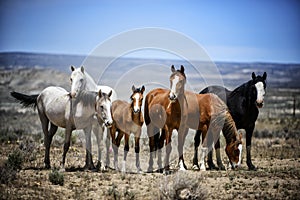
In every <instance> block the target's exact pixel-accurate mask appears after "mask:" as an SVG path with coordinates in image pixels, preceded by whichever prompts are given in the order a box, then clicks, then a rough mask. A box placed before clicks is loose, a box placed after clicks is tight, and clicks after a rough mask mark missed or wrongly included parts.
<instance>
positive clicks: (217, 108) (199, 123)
mask: <svg viewBox="0 0 300 200" xmlns="http://www.w3.org/2000/svg"><path fill="white" fill-rule="evenodd" d="M185 97H186V99H187V103H188V120H187V127H188V128H191V129H195V130H200V131H201V132H202V148H201V150H202V154H201V155H202V156H201V160H200V170H205V163H204V157H205V155H206V154H207V150H208V148H207V147H208V146H210V145H211V143H212V142H213V141H212V138H219V137H218V136H219V134H220V131H221V130H222V131H223V135H224V137H225V139H226V148H225V151H226V154H227V156H228V158H229V160H230V163H231V165H232V167H233V168H236V167H237V166H239V165H240V163H241V153H242V141H241V136H242V135H241V134H239V133H238V131H237V129H236V126H235V123H234V121H233V119H232V117H231V115H230V113H229V111H228V108H227V106H226V104H225V103H224V102H223V101H222V100H221V99H220V98H219V97H218V96H216V95H214V94H195V93H192V92H189V91H186V92H185ZM180 144H182V143H180ZM197 147H198V146H197ZM194 163H198V148H195V151H194ZM183 165H184V163H179V167H180V168H182V167H183ZM193 168H194V169H199V167H198V164H197V165H196V166H193Z"/></svg>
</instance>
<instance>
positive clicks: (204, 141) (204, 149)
mask: <svg viewBox="0 0 300 200" xmlns="http://www.w3.org/2000/svg"><path fill="white" fill-rule="evenodd" d="M207 129H208V128H207V126H204V127H203V131H202V147H201V157H200V170H201V171H205V170H206V167H205V156H206V154H207V151H208V148H207V138H206V135H207Z"/></svg>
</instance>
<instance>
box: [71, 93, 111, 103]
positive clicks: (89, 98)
mask: <svg viewBox="0 0 300 200" xmlns="http://www.w3.org/2000/svg"><path fill="white" fill-rule="evenodd" d="M102 94H104V95H106V94H105V93H102ZM96 96H97V92H92V91H86V90H82V91H80V92H79V93H78V96H77V97H76V99H75V104H78V103H79V102H82V104H83V106H90V105H93V104H94V103H95V101H96Z"/></svg>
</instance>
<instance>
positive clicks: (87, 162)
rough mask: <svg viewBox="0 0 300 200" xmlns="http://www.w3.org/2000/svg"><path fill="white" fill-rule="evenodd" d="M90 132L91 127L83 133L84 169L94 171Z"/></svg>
mask: <svg viewBox="0 0 300 200" xmlns="http://www.w3.org/2000/svg"><path fill="white" fill-rule="evenodd" d="M91 130H92V127H91V126H88V127H87V128H85V129H84V130H83V131H84V133H85V141H86V147H85V148H86V157H85V166H84V169H89V170H93V169H95V166H94V163H93V158H92V141H91Z"/></svg>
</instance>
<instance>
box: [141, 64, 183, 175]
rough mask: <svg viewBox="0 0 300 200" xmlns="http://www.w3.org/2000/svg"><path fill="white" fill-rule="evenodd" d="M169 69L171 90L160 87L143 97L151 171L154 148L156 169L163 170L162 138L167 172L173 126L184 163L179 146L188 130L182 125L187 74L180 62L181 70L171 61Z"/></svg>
mask: <svg viewBox="0 0 300 200" xmlns="http://www.w3.org/2000/svg"><path fill="white" fill-rule="evenodd" d="M171 71H172V74H171V76H170V90H169V89H162V88H157V89H154V90H151V91H150V92H149V93H148V94H147V96H146V99H145V108H144V117H145V123H146V125H147V134H148V137H149V146H150V158H149V167H148V172H152V171H153V154H154V152H155V151H156V150H158V161H157V164H158V167H159V170H160V171H161V170H162V166H161V164H162V163H161V148H162V147H163V145H164V140H165V141H166V156H165V161H164V169H165V171H166V172H168V171H169V156H170V153H171V150H172V147H171V137H172V131H173V130H174V129H176V130H177V131H178V143H179V145H178V154H179V161H182V163H183V164H184V161H183V149H182V148H183V143H184V138H185V136H186V134H187V131H188V129H187V128H186V127H185V125H186V120H187V114H186V109H187V103H186V99H185V97H184V87H185V83H186V76H185V73H184V66H182V65H181V68H180V70H176V69H175V68H174V66H173V65H172V66H171ZM160 129H162V132H161V135H160V134H159V130H160ZM180 143H182V144H180Z"/></svg>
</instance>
